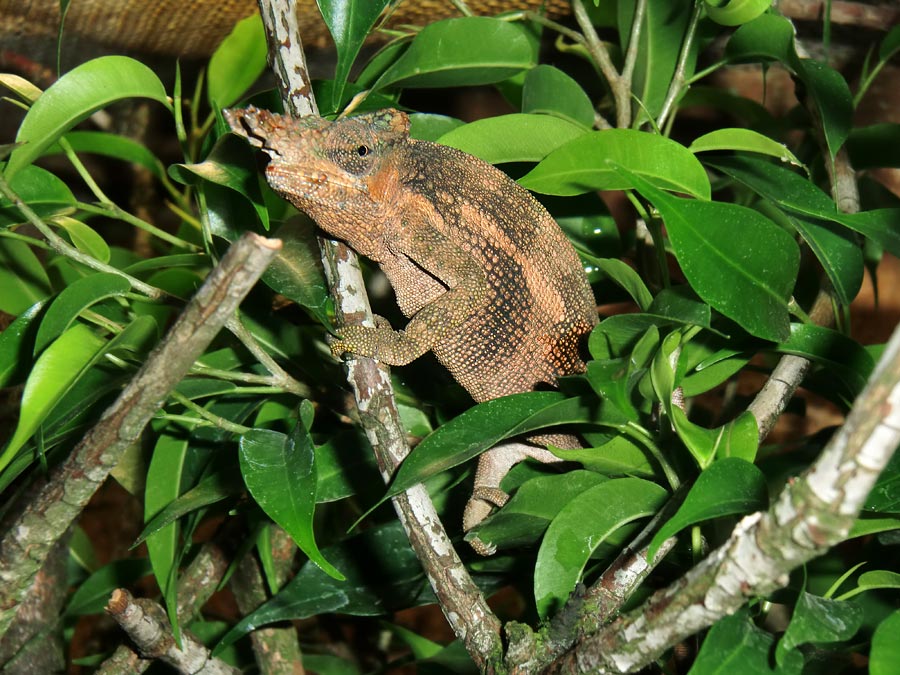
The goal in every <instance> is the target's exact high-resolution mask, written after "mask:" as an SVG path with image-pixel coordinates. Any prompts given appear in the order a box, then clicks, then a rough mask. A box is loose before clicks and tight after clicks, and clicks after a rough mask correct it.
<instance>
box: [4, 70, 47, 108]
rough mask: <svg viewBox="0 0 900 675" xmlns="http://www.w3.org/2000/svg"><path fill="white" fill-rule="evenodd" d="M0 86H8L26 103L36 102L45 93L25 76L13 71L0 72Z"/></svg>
mask: <svg viewBox="0 0 900 675" xmlns="http://www.w3.org/2000/svg"><path fill="white" fill-rule="evenodd" d="M0 87H6V88H7V89H9V90H10V91H11V92H13V93H14V94H15V95H16V96H18V97H19V98H20V99H22V100H23V101H25V102H26V103H34V102H35V101H37V100H38V98H39V97H40V95H41V93H43V92H42V90H41V89H39V88H38V87H36V86H34V84H32V83H31V82H29V81H28V80H26V79H25V78H24V77H20V76H19V75H13V74H12V73H0Z"/></svg>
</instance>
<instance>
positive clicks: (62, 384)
mask: <svg viewBox="0 0 900 675" xmlns="http://www.w3.org/2000/svg"><path fill="white" fill-rule="evenodd" d="M105 347H106V340H104V339H103V338H100V337H98V336H97V335H95V334H94V332H93V331H92V330H91V329H90V328H88V327H87V326H84V325H82V324H75V325H74V326H72V327H71V328H70V329H69V330H67V331H66V332H65V333H63V334H62V335H61V336H60V337H59V338H58V339H57V340H56V341H55V342H54V343H53V344H51V345H50V346H49V347H47V349H45V350H44V353H43V354H41V356H40V358H39V359H38V360H37V362H36V363H35V364H34V368H32V370H31V374H30V375H29V376H28V380H27V381H26V382H25V389H24V391H23V392H22V406H21V409H20V411H19V423H18V424H17V426H16V429H15V432H14V433H13V435H12V437H11V438H10V439H9V441H8V442H7V444H6V447H5V448H3V452H2V454H0V470H2V469H4V468H6V466H7V465H8V464H9V463H10V462H11V461H12V459H13V458H14V457H15V456H16V453H17V452H18V451H19V449H20V448H21V447H22V446H23V445H24V444H25V442H26V441H27V440H28V439H29V438H31V436H32V434H34V432H35V431H37V429H38V427H40V425H41V423H42V422H43V421H44V419H45V418H46V417H47V415H48V414H49V413H50V411H51V410H53V406H55V405H56V404H57V403H58V402H59V400H60V399H61V398H62V397H63V396H64V395H65V394H66V392H67V391H68V390H69V389H70V388H71V387H72V385H73V384H74V383H75V381H76V380H77V379H78V378H79V377H81V375H82V374H83V371H84V369H85V368H86V367H87V366H88V365H89V364H90V363H91V362H92V361H93V359H94V357H95V356H96V355H97V354H98V353H100V352H101V350H103V349H105Z"/></svg>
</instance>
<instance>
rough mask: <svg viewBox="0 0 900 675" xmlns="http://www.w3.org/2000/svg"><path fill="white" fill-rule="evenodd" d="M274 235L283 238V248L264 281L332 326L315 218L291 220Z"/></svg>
mask: <svg viewBox="0 0 900 675" xmlns="http://www.w3.org/2000/svg"><path fill="white" fill-rule="evenodd" d="M273 236H274V237H277V238H278V239H281V241H282V248H281V250H280V251H279V252H278V255H276V256H275V259H274V260H272V262H271V263H270V264H269V267H268V268H267V269H266V271H265V272H264V273H263V276H262V280H263V282H265V284H266V285H267V286H268V287H269V288H271V289H272V290H273V291H275V292H276V293H281V294H282V295H283V296H285V297H286V298H289V299H291V300H293V301H294V302H296V303H297V304H298V305H300V306H301V307H306V308H307V309H308V310H309V311H310V312H311V313H312V314H313V316H315V317H316V318H317V319H318V320H319V321H320V322H321V323H322V324H323V325H325V326H330V325H331V319H330V318H329V316H328V288H327V287H326V285H325V275H324V273H323V271H322V262H321V258H320V257H319V248H318V243H317V241H316V230H315V227H314V226H313V224H312V222H311V221H310V220H299V219H296V220H291V221H288V222H287V223H285V224H284V225H282V226H281V227H279V228H278V230H277V231H276V232H274V233H273Z"/></svg>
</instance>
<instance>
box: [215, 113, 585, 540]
mask: <svg viewBox="0 0 900 675" xmlns="http://www.w3.org/2000/svg"><path fill="white" fill-rule="evenodd" d="M225 117H226V119H227V120H228V123H229V124H230V126H231V128H232V130H233V131H234V132H235V133H237V134H239V135H240V136H243V137H244V138H246V139H247V140H248V141H249V142H250V143H251V144H252V145H254V146H256V147H258V148H261V149H262V150H263V151H265V152H266V153H267V154H268V155H269V157H270V161H269V164H268V167H267V168H266V178H267V180H268V181H269V184H270V185H271V186H272V187H273V188H274V189H275V190H276V191H277V192H278V193H279V194H281V195H282V196H283V197H284V198H286V199H287V200H288V201H290V202H291V203H292V204H294V205H295V206H296V207H297V208H299V209H301V210H302V211H304V212H306V213H307V214H308V215H309V216H310V217H312V218H313V219H314V220H315V221H316V223H318V225H319V226H320V227H321V228H322V229H323V230H325V232H327V233H328V234H329V235H331V236H333V237H335V238H337V239H341V240H343V241H345V242H346V243H347V244H348V245H349V246H350V247H351V248H353V249H354V250H356V251H357V252H358V253H359V254H361V255H364V256H366V257H368V258H370V259H371V260H373V261H375V262H376V263H378V265H379V266H380V267H381V269H382V270H383V271H384V273H385V275H386V276H387V278H388V280H389V281H390V283H391V285H392V286H393V288H394V291H395V293H396V296H397V302H398V304H399V305H400V309H401V311H402V312H403V314H405V315H406V316H407V317H409V322H408V323H407V325H406V328H405V329H404V330H401V331H395V330H393V329H392V328H391V327H390V326H389V325H387V323H386V322H385V321H383V320H382V321H381V322H379V324H378V325H377V326H376V327H375V328H368V327H363V326H346V327H344V328H343V329H342V330H341V331H340V332H341V339H340V340H338V341H336V342H334V343H333V344H332V346H331V349H332V352H333V353H334V354H335V355H336V356H339V355H340V354H342V353H344V352H352V353H354V354H358V355H361V356H370V357H374V358H377V359H379V360H381V361H383V362H384V363H387V364H390V365H403V364H406V363H409V362H410V361H412V360H414V359H416V358H418V357H419V356H421V355H422V354H424V353H426V352H428V351H432V352H434V353H435V355H436V356H437V358H438V360H439V361H440V362H441V363H442V364H443V365H444V366H446V368H447V369H448V370H449V371H450V373H451V374H452V375H453V377H454V378H455V379H456V380H457V381H458V382H459V383H460V384H461V385H462V386H463V387H465V389H466V390H467V391H468V392H469V393H470V394H471V395H472V398H474V399H475V400H476V401H479V402H480V401H486V400H488V399H491V398H496V397H498V396H504V395H508V394H514V393H518V392H524V391H530V390H532V389H534V388H535V387H537V386H539V385H547V384H549V385H555V384H556V381H557V378H558V377H559V376H561V375H569V374H572V373H578V372H582V371H583V370H584V362H583V361H582V359H581V356H580V347H581V344H582V342H583V339H584V338H585V336H586V335H587V334H588V333H589V332H590V331H591V329H592V328H593V327H594V325H595V324H596V322H597V310H596V303H595V301H594V297H593V294H592V292H591V288H590V286H589V285H588V282H587V279H586V277H585V275H584V272H583V270H582V267H581V263H580V261H579V259H578V256H577V254H576V253H575V250H574V248H572V245H571V244H570V243H569V241H568V239H566V237H565V235H564V234H563V232H562V230H561V229H560V228H559V225H557V224H556V222H555V221H554V220H553V218H551V217H550V214H548V213H547V211H546V210H545V209H544V207H543V206H541V205H540V204H539V203H538V202H537V200H536V199H534V197H533V196H532V195H531V194H530V193H529V192H528V191H527V190H525V189H524V188H522V187H520V186H519V185H518V184H517V183H516V182H515V181H513V180H511V179H510V178H509V177H507V176H506V174H504V173H503V172H502V171H499V170H498V169H496V168H494V167H493V166H491V165H490V164H487V163H485V162H483V161H481V160H480V159H477V158H475V157H472V156H471V155H467V154H466V153H463V152H460V151H459V150H455V149H453V148H448V147H446V146H442V145H438V144H437V143H430V142H426V141H418V140H414V139H412V138H410V137H409V119H408V118H407V116H406V115H405V114H404V113H402V112H399V111H397V110H382V111H378V112H375V113H369V114H365V115H360V116H358V117H351V118H345V119H341V120H338V121H336V122H328V121H326V120H323V119H321V118H319V117H305V118H300V119H294V118H290V117H286V116H282V115H276V114H273V113H270V112H268V111H265V110H259V109H256V108H252V107H251V108H247V109H244V110H226V111H225ZM547 443H552V444H553V445H556V446H558V447H562V448H573V447H578V446H579V443H578V439H577V438H575V437H572V436H564V435H552V436H551V435H543V436H533V437H528V438H525V439H522V441H521V442H511V443H504V444H502V445H499V446H497V447H495V448H493V449H491V450H490V451H488V452H486V453H484V454H483V455H481V457H480V459H479V462H478V470H477V473H476V476H475V488H474V491H473V494H472V497H471V499H469V502H468V504H467V505H466V509H465V513H464V515H463V527H464V528H465V529H466V530H468V529H470V528H472V527H473V526H475V525H477V524H478V523H480V522H481V521H482V520H484V518H485V517H487V515H488V514H489V513H490V512H491V510H492V508H493V506H495V505H496V506H502V505H503V504H504V503H505V501H506V499H507V495H506V494H505V493H504V492H503V491H502V490H501V489H500V481H501V479H502V478H503V476H505V475H506V472H507V471H508V470H509V469H510V468H511V467H512V466H513V465H514V464H516V463H517V462H519V461H521V460H523V459H525V458H526V457H532V458H535V459H537V460H539V461H542V462H552V461H558V460H557V458H556V457H555V456H554V455H552V454H551V453H550V452H549V451H547V450H546V449H545V448H544V447H542V446H543V445H545V444H547ZM472 546H473V548H474V549H475V550H476V551H478V552H479V553H482V554H490V553H492V552H493V547H491V546H489V545H485V544H484V543H483V542H480V541H478V540H474V541H473V542H472Z"/></svg>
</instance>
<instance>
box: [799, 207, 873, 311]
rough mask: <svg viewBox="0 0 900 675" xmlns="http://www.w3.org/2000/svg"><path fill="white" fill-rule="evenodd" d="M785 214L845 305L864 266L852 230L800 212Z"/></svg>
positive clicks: (851, 296)
mask: <svg viewBox="0 0 900 675" xmlns="http://www.w3.org/2000/svg"><path fill="white" fill-rule="evenodd" d="M788 218H789V220H790V223H791V224H792V225H793V226H794V227H795V228H796V229H797V231H798V232H799V233H800V236H801V237H803V240H804V241H805V242H806V243H807V244H809V248H810V249H811V250H812V252H813V253H814V254H815V256H816V258H818V259H819V262H820V263H821V264H822V269H823V270H825V273H826V274H827V275H828V279H829V281H831V286H832V288H834V293H835V296H836V297H837V299H838V300H839V301H840V302H841V304H843V305H849V304H850V303H851V302H852V301H853V298H855V297H856V294H857V293H859V289H860V287H861V286H862V281H863V273H864V270H865V267H864V265H863V254H862V248H861V247H860V246H859V244H857V243H856V241H854V239H855V236H854V235H853V233H851V232H848V231H847V229H846V228H844V227H841V226H840V225H838V224H837V223H833V222H829V221H823V220H818V219H815V218H807V217H805V216H801V215H793V216H788Z"/></svg>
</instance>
